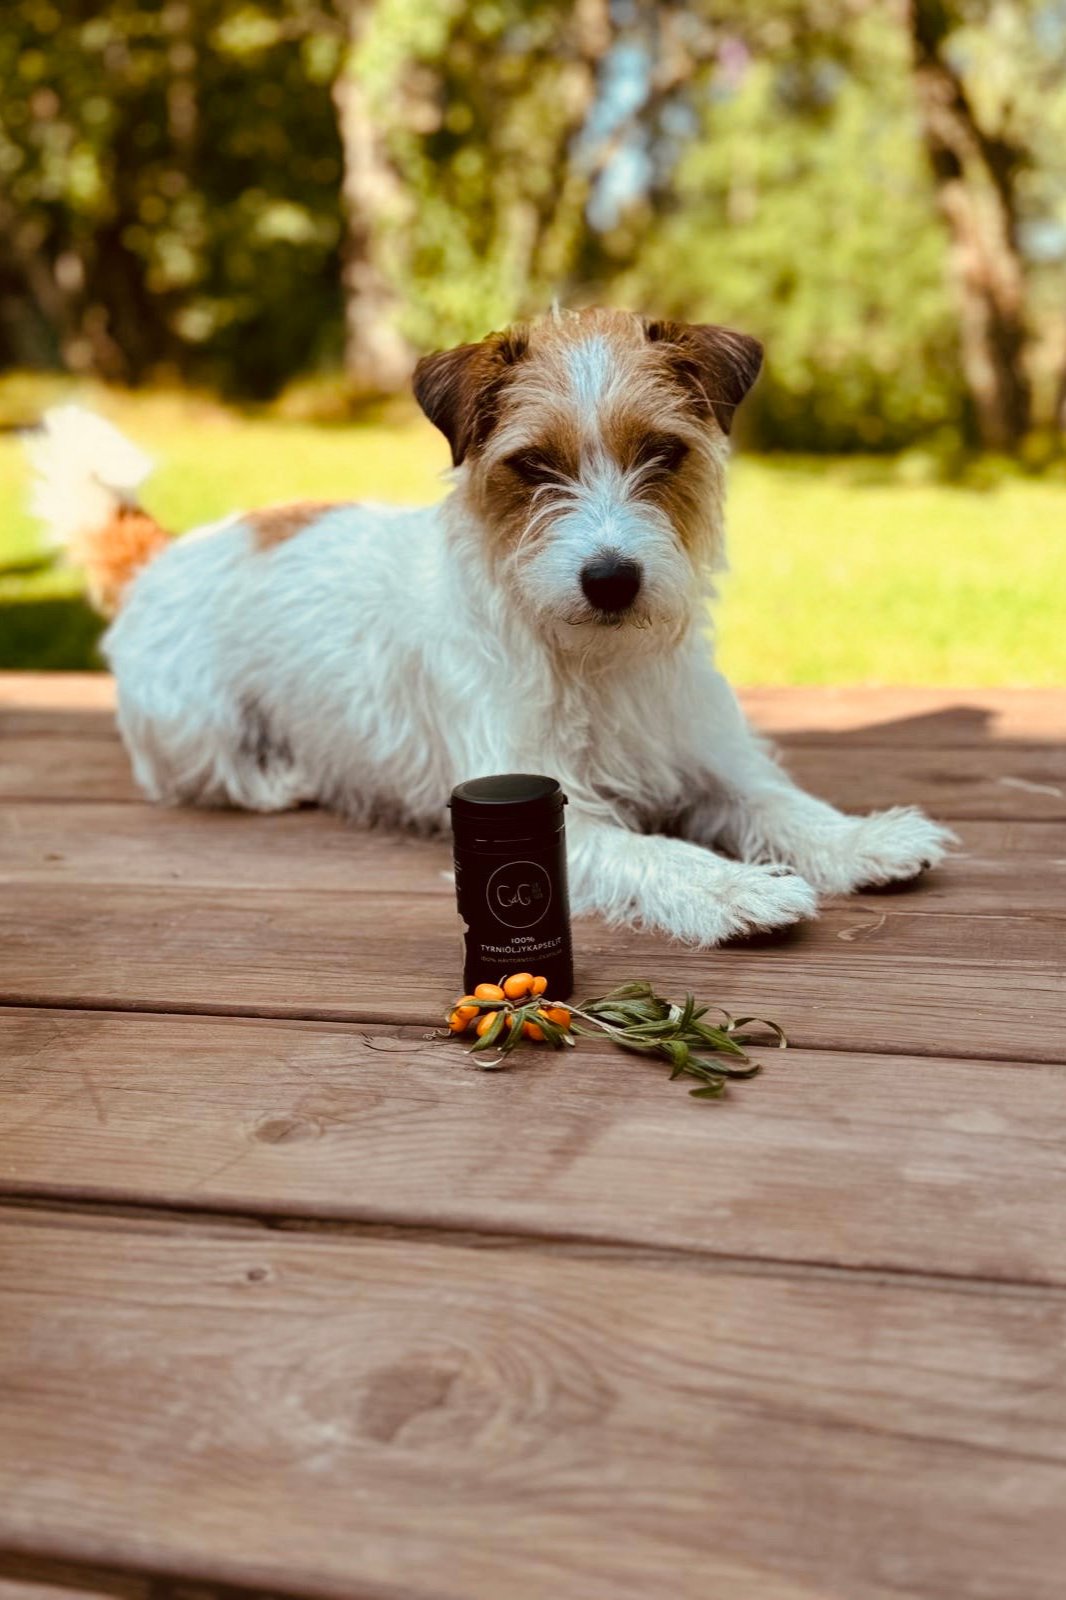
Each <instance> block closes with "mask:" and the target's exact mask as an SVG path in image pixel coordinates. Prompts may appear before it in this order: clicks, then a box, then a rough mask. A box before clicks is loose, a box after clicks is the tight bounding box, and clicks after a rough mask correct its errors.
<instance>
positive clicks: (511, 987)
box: [503, 972, 535, 1000]
mask: <svg viewBox="0 0 1066 1600" xmlns="http://www.w3.org/2000/svg"><path fill="white" fill-rule="evenodd" d="M534 981H535V980H534V977H533V974H532V973H531V972H515V973H513V974H512V976H511V977H509V978H504V980H503V992H504V994H505V995H506V996H507V998H508V1000H521V999H523V998H524V996H526V995H527V994H528V993H529V991H530V989H531V988H532V987H533V984H534Z"/></svg>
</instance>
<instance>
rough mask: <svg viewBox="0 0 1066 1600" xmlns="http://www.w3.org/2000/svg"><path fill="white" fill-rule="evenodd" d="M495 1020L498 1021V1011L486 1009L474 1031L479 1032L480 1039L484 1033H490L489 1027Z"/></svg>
mask: <svg viewBox="0 0 1066 1600" xmlns="http://www.w3.org/2000/svg"><path fill="white" fill-rule="evenodd" d="M495 1021H496V1012H495V1011H486V1012H485V1015H484V1016H483V1017H482V1019H481V1021H480V1022H479V1023H478V1025H477V1027H476V1028H475V1029H474V1032H475V1033H476V1034H477V1036H478V1038H479V1039H480V1038H481V1036H482V1034H484V1033H488V1031H489V1029H490V1028H491V1027H492V1024H493V1023H494V1022H495Z"/></svg>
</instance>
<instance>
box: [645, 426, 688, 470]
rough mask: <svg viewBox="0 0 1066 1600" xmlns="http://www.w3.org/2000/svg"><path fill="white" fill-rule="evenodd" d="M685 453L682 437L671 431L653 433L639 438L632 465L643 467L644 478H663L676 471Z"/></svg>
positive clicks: (686, 450) (686, 453)
mask: <svg viewBox="0 0 1066 1600" xmlns="http://www.w3.org/2000/svg"><path fill="white" fill-rule="evenodd" d="M687 455H688V445H687V444H686V443H685V441H684V439H679V438H678V437H677V435H676V434H673V433H653V434H649V435H648V437H647V438H646V439H642V440H641V442H640V445H639V447H638V449H637V453H636V459H635V460H634V462H633V465H634V466H635V467H641V468H642V469H643V475H644V477H645V479H647V478H660V477H662V478H665V477H666V476H667V474H668V473H671V472H676V471H677V469H678V467H679V466H680V465H681V463H682V461H684V459H685V457H686V456H687Z"/></svg>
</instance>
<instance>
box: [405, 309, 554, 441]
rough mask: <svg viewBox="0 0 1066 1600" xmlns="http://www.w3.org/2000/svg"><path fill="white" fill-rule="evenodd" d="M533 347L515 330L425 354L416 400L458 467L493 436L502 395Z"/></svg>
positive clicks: (416, 380)
mask: <svg viewBox="0 0 1066 1600" xmlns="http://www.w3.org/2000/svg"><path fill="white" fill-rule="evenodd" d="M528 346H529V338H528V335H527V333H526V331H525V329H524V328H520V327H516V328H510V329H508V331H507V332H506V333H490V334H489V336H488V338H486V339H482V340H481V341H480V343H479V344H461V345H459V346H458V348H457V349H455V350H438V351H436V352H435V353H434V354H433V355H430V356H423V357H422V359H421V361H420V362H419V363H418V365H417V366H416V367H415V377H414V390H415V399H416V400H417V401H418V403H419V405H420V406H421V407H422V410H423V411H424V412H425V413H426V416H427V417H428V418H429V420H430V422H432V423H434V424H435V426H436V427H438V428H439V429H440V431H441V433H443V435H444V437H445V438H446V439H447V441H448V443H449V444H450V445H451V447H452V465H453V466H455V467H457V466H459V465H460V463H461V462H462V461H464V460H465V459H466V456H467V455H468V453H469V452H470V451H471V450H472V449H475V448H476V447H477V446H478V445H481V444H484V442H485V440H486V439H487V438H488V436H489V434H490V433H491V432H492V430H493V428H494V427H495V425H496V422H497V419H498V417H499V402H500V396H501V395H502V393H503V390H504V388H505V386H506V384H507V382H508V380H509V378H510V376H511V372H512V369H513V368H514V366H515V364H516V362H518V361H520V360H521V359H522V357H523V356H524V355H525V353H526V350H527V348H528Z"/></svg>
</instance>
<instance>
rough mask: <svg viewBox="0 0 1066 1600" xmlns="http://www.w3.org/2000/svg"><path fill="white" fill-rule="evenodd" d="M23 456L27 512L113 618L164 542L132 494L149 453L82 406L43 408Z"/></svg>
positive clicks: (146, 467)
mask: <svg viewBox="0 0 1066 1600" xmlns="http://www.w3.org/2000/svg"><path fill="white" fill-rule="evenodd" d="M26 454H27V456H28V457H29V461H30V465H31V466H32V467H33V470H34V483H33V491H32V494H31V497H30V509H31V511H32V512H33V513H34V515H35V516H37V517H39V518H40V520H41V522H42V523H43V524H44V527H45V532H46V534H47V537H48V539H49V541H50V542H51V543H52V544H55V545H59V546H61V547H62V548H63V549H64V550H66V552H67V555H68V557H69V559H70V560H71V562H73V564H74V565H75V566H79V567H84V569H85V575H86V579H87V583H88V590H89V599H90V600H91V601H92V603H93V605H94V606H95V607H96V609H97V610H98V611H102V612H103V613H104V615H105V616H108V617H111V616H114V614H115V612H116V611H117V610H118V608H119V606H120V605H121V603H122V597H123V595H124V593H125V591H126V589H127V587H128V586H129V584H130V582H131V581H132V579H133V578H134V577H135V576H136V574H137V573H138V572H139V571H140V570H141V568H142V567H143V566H145V565H146V563H147V562H149V561H150V560H151V559H152V557H153V556H154V555H155V554H156V553H157V552H158V551H159V550H161V549H162V548H163V546H164V545H165V544H166V543H167V538H168V536H167V534H166V533H165V532H164V531H163V529H162V528H161V527H160V526H159V524H158V522H156V521H155V519H154V517H151V516H149V514H148V512H147V511H144V510H142V509H141V506H140V505H139V504H138V501H137V497H136V491H137V489H138V488H139V486H140V485H141V484H142V483H143V482H144V480H145V478H147V476H148V474H149V473H150V472H151V470H152V465H153V463H152V461H151V458H150V457H149V456H147V455H145V454H144V452H143V450H140V449H138V447H137V446H136V445H135V444H131V443H130V441H129V440H128V439H126V438H124V437H123V435H122V434H121V433H119V431H118V429H117V428H114V427H112V425H111V423H110V422H105V421H104V419H103V418H102V417H97V416H94V414H93V413H92V412H91V411H85V410H83V409H82V407H81V406H57V407H55V408H54V409H53V410H51V411H48V412H46V413H45V415H44V419H43V421H42V423H41V426H40V428H39V429H38V430H37V431H36V432H34V433H32V434H30V435H29V437H28V439H27V441H26Z"/></svg>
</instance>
